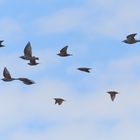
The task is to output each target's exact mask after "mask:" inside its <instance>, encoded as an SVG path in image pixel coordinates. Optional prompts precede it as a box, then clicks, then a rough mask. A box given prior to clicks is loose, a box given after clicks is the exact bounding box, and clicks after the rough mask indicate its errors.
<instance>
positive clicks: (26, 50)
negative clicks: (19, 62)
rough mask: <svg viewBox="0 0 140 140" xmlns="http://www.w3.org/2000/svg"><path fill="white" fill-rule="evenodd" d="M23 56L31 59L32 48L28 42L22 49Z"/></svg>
mask: <svg viewBox="0 0 140 140" xmlns="http://www.w3.org/2000/svg"><path fill="white" fill-rule="evenodd" d="M24 55H25V56H27V57H32V47H31V43H30V42H28V43H27V45H26V46H25V48H24Z"/></svg>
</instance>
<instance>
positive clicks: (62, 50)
mask: <svg viewBox="0 0 140 140" xmlns="http://www.w3.org/2000/svg"><path fill="white" fill-rule="evenodd" d="M67 49H68V46H65V47H64V48H62V49H61V50H60V52H59V53H58V54H57V55H59V56H61V57H66V56H70V55H72V54H68V53H67Z"/></svg>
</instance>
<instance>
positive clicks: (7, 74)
mask: <svg viewBox="0 0 140 140" xmlns="http://www.w3.org/2000/svg"><path fill="white" fill-rule="evenodd" d="M3 76H4V78H2V80H3V81H13V80H17V79H16V78H12V77H11V74H10V72H9V71H8V69H7V68H6V67H4V70H3Z"/></svg>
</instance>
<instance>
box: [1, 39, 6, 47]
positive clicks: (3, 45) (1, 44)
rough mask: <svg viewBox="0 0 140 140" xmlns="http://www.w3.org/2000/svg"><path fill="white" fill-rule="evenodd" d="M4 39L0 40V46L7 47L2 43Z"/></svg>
mask: <svg viewBox="0 0 140 140" xmlns="http://www.w3.org/2000/svg"><path fill="white" fill-rule="evenodd" d="M3 41H4V40H0V48H1V47H5V45H2V42H3Z"/></svg>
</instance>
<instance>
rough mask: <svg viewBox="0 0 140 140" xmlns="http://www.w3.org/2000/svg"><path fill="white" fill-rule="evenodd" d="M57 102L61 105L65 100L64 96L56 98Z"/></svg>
mask: <svg viewBox="0 0 140 140" xmlns="http://www.w3.org/2000/svg"><path fill="white" fill-rule="evenodd" d="M54 100H55V104H58V105H61V104H62V103H63V102H64V101H65V100H64V99H62V98H54Z"/></svg>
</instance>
